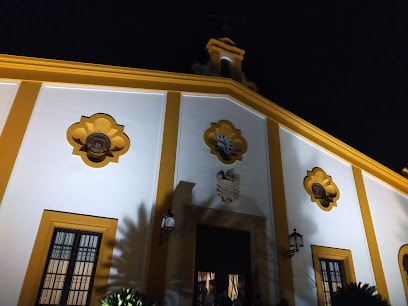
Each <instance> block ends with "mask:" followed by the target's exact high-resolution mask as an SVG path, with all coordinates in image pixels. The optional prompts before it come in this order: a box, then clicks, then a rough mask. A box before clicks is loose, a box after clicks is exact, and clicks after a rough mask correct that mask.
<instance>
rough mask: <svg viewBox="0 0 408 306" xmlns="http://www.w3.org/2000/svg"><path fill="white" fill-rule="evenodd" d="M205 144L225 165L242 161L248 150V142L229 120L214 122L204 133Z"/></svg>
mask: <svg viewBox="0 0 408 306" xmlns="http://www.w3.org/2000/svg"><path fill="white" fill-rule="evenodd" d="M204 142H205V143H206V144H207V146H208V147H209V148H210V150H211V154H214V155H215V156H217V158H218V160H220V161H221V162H222V163H224V164H232V163H234V162H235V161H236V160H242V155H243V154H244V153H245V152H246V150H247V142H246V140H245V138H244V137H243V136H242V135H241V131H240V130H238V129H236V128H235V127H234V125H233V124H232V123H231V122H230V121H228V120H220V121H218V123H214V122H212V123H211V127H210V128H209V129H207V130H206V131H205V133H204Z"/></svg>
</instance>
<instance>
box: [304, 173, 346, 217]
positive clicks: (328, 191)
mask: <svg viewBox="0 0 408 306" xmlns="http://www.w3.org/2000/svg"><path fill="white" fill-rule="evenodd" d="M303 186H304V187H305V190H306V192H307V193H308V194H309V195H310V197H311V200H312V202H315V203H316V204H317V205H318V206H319V207H320V208H321V209H323V210H325V211H329V210H331V209H332V208H333V207H334V206H337V200H338V199H339V197H340V193H339V190H338V188H337V186H336V184H335V183H334V182H333V180H332V178H331V176H329V175H327V174H326V172H324V170H323V169H321V168H319V167H315V168H313V169H312V171H307V176H306V177H305V178H304V180H303Z"/></svg>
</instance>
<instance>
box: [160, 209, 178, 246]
mask: <svg viewBox="0 0 408 306" xmlns="http://www.w3.org/2000/svg"><path fill="white" fill-rule="evenodd" d="M175 228H176V216H175V215H174V214H173V213H172V212H171V210H170V209H169V211H168V212H167V214H165V215H163V217H162V222H161V224H160V239H159V244H162V243H163V242H164V241H165V240H166V239H167V236H168V234H169V233H170V232H171V231H173V230H174V229H175Z"/></svg>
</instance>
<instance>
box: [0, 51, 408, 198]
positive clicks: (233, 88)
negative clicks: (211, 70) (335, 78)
mask: <svg viewBox="0 0 408 306" xmlns="http://www.w3.org/2000/svg"><path fill="white" fill-rule="evenodd" d="M0 78H8V79H10V78H14V79H18V80H37V81H44V82H64V83H79V84H90V85H103V86H120V87H129V88H145V89H158V90H169V91H181V92H183V91H185V92H193V93H197V92H199V93H209V94H222V95H227V96H231V97H232V98H234V99H237V100H239V101H240V102H242V103H245V104H246V105H248V106H249V107H252V108H253V109H255V110H256V111H258V112H260V113H263V114H264V115H265V116H267V117H269V118H270V119H272V120H274V121H276V122H279V124H281V125H282V126H285V127H287V128H288V129H290V130H292V131H293V132H295V133H297V134H299V135H301V136H302V137H304V138H306V139H308V140H310V141H313V142H315V143H316V144H317V145H319V146H321V147H323V148H325V149H326V150H328V151H330V152H332V153H333V154H335V155H337V156H338V157H340V158H342V159H344V160H345V161H347V162H348V163H350V164H353V165H355V166H356V167H358V168H360V169H362V170H364V171H366V172H368V173H370V174H371V175H373V176H375V177H377V178H378V179H380V180H382V181H384V182H385V183H387V184H390V185H391V186H393V187H394V188H396V189H398V190H399V191H401V192H402V193H405V194H408V183H407V182H408V179H406V178H404V177H403V176H402V175H399V174H398V173H396V172H394V171H392V170H390V169H389V168H387V167H385V166H384V165H381V164H380V163H378V162H376V161H374V160H373V159H371V158H369V157H368V156H366V155H364V154H362V153H360V152H359V151H357V150H356V149H354V148H352V147H350V146H348V145H346V144H345V143H343V142H341V141H340V140H338V139H336V138H334V137H333V136H331V135H329V134H327V133H326V132H324V131H322V130H320V129H318V128H317V127H315V126H313V125H312V124H310V123H308V122H306V121H305V120H303V119H301V118H300V117H298V116H296V115H294V114H292V113H290V112H289V111H288V110H286V109H284V108H282V107H280V106H278V105H277V104H275V103H273V102H271V101H270V100H268V99H266V98H264V97H262V96H261V95H259V94H258V93H256V92H254V91H252V90H250V89H248V88H247V87H245V86H244V85H242V84H240V83H239V82H236V81H234V80H232V79H229V78H221V77H208V76H198V75H190V74H179V73H170V72H158V71H149V70H142V69H136V68H123V67H113V66H107V65H96V64H84V63H75V62H68V61H58V60H46V59H37V58H29V57H20V56H12V55H0Z"/></svg>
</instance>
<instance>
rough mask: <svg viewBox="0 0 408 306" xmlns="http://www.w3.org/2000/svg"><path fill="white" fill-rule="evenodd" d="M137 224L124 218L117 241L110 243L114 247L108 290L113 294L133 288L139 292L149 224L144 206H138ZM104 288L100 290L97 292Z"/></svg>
mask: <svg viewBox="0 0 408 306" xmlns="http://www.w3.org/2000/svg"><path fill="white" fill-rule="evenodd" d="M134 219H135V220H138V224H135V222H134V221H133V220H132V219H131V218H129V217H128V216H125V217H124V218H123V220H121V221H122V222H120V223H119V226H118V233H120V235H117V236H119V237H121V238H120V239H119V240H116V241H112V242H111V243H112V244H114V245H115V249H114V254H113V257H112V261H111V264H110V265H109V263H105V265H109V266H110V268H111V276H110V279H109V284H108V290H107V291H106V292H108V293H109V292H114V291H117V290H121V289H122V288H124V287H126V288H133V289H136V290H138V291H140V290H141V284H142V283H143V277H144V272H145V258H146V249H147V246H148V238H149V224H150V221H149V220H148V218H147V212H146V208H145V205H143V204H142V205H140V207H139V209H138V213H137V217H136V218H134ZM102 290H103V293H105V288H103V289H102V288H101V289H100V290H99V292H101V291H102Z"/></svg>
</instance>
